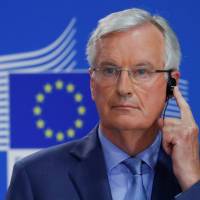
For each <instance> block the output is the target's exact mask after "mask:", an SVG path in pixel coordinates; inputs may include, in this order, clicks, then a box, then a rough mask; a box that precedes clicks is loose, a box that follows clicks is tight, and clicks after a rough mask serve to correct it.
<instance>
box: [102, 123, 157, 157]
mask: <svg viewBox="0 0 200 200" xmlns="http://www.w3.org/2000/svg"><path fill="white" fill-rule="evenodd" d="M100 128H101V130H102V132H103V134H104V136H105V137H106V138H107V139H109V140H110V141H111V142H112V143H113V144H115V145H116V146H118V147H119V148H120V149H122V150H123V151H125V152H126V153H127V154H129V155H130V156H134V155H136V154H138V153H140V152H142V151H144V150H145V149H146V148H148V147H149V146H150V145H151V144H152V143H153V141H154V140H155V137H156V135H157V133H158V128H157V126H155V125H154V126H152V127H151V128H149V129H147V130H141V129H140V130H119V129H114V128H113V129H111V128H107V127H104V126H103V125H101V124H100Z"/></svg>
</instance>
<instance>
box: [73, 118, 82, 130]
mask: <svg viewBox="0 0 200 200" xmlns="http://www.w3.org/2000/svg"><path fill="white" fill-rule="evenodd" d="M74 123H75V126H76V128H82V127H83V121H82V120H81V119H77V120H76V121H75V122H74Z"/></svg>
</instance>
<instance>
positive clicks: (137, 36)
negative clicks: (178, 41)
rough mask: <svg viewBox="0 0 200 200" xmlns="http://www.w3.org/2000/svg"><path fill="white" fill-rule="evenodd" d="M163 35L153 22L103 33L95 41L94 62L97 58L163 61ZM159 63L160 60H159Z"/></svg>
mask: <svg viewBox="0 0 200 200" xmlns="http://www.w3.org/2000/svg"><path fill="white" fill-rule="evenodd" d="M164 49H165V48H164V36H163V33H162V32H161V31H160V30H159V29H158V28H157V27H156V26H155V25H153V24H150V23H148V24H143V25H140V26H136V27H133V28H131V29H128V30H123V31H119V32H112V33H109V34H106V35H104V36H103V37H101V38H100V39H98V41H97V42H96V58H95V63H98V62H99V59H101V60H102V59H113V60H119V61H120V62H122V60H123V59H128V60H129V59H133V60H138V59H139V60H140V59H144V60H145V59H147V61H148V60H150V61H151V60H154V62H157V61H158V60H159V59H161V60H162V61H163V62H164V54H165V50H164ZM159 63H160V62H159Z"/></svg>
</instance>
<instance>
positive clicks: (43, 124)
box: [36, 119, 45, 129]
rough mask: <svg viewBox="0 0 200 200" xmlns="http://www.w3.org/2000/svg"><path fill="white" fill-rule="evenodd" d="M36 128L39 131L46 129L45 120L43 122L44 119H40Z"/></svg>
mask: <svg viewBox="0 0 200 200" xmlns="http://www.w3.org/2000/svg"><path fill="white" fill-rule="evenodd" d="M36 126H37V128H39V129H42V128H44V126H45V122H44V120H43V119H39V120H37V122H36Z"/></svg>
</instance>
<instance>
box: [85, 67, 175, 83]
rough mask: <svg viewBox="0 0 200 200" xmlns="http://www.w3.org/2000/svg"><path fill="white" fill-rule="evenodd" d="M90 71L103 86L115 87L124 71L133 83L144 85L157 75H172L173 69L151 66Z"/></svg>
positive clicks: (105, 68)
mask: <svg viewBox="0 0 200 200" xmlns="http://www.w3.org/2000/svg"><path fill="white" fill-rule="evenodd" d="M89 71H90V72H96V73H97V74H96V77H97V79H98V80H99V81H101V82H102V84H106V85H113V84H115V83H116V81H117V80H118V78H119V76H120V74H121V73H122V71H127V72H128V76H129V78H130V79H131V81H133V82H136V83H138V84H142V83H144V82H149V81H152V80H153V79H154V78H155V75H156V74H157V73H165V72H167V73H171V72H172V71H173V69H169V70H161V69H153V68H152V67H151V66H149V65H144V66H139V67H134V68H133V69H131V68H125V67H116V66H102V67H91V68H90V69H89Z"/></svg>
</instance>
